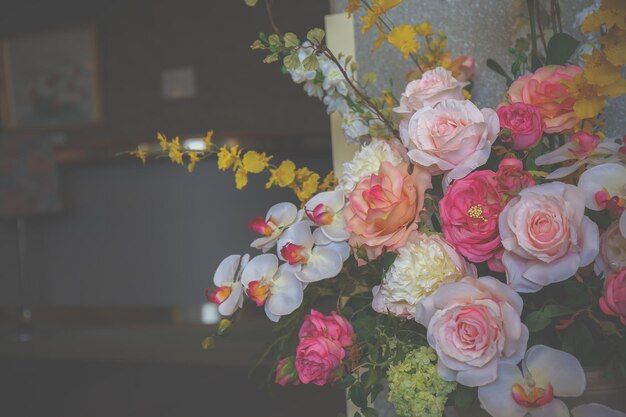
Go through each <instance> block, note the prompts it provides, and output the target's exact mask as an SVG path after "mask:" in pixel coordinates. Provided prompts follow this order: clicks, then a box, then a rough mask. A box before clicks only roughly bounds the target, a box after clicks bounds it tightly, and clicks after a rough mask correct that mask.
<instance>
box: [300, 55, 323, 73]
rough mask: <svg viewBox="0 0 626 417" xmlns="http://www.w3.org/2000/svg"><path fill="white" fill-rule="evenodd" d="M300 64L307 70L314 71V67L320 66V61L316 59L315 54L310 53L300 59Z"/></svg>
mask: <svg viewBox="0 0 626 417" xmlns="http://www.w3.org/2000/svg"><path fill="white" fill-rule="evenodd" d="M302 66H303V67H304V69H305V70H307V71H315V70H316V69H318V68H319V67H320V63H319V61H318V60H317V55H315V54H311V55H309V56H307V57H306V58H304V61H302Z"/></svg>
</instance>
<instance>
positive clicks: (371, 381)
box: [361, 369, 378, 388]
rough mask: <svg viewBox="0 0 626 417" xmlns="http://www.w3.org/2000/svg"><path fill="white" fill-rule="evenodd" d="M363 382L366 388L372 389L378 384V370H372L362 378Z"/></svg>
mask: <svg viewBox="0 0 626 417" xmlns="http://www.w3.org/2000/svg"><path fill="white" fill-rule="evenodd" d="M361 381H363V383H364V384H365V388H371V387H373V386H374V385H376V382H378V373H377V372H376V369H370V370H369V371H367V372H365V373H364V374H363V376H362V377H361Z"/></svg>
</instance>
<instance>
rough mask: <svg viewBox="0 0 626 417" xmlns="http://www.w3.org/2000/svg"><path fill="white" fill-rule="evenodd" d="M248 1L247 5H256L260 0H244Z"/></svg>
mask: <svg viewBox="0 0 626 417" xmlns="http://www.w3.org/2000/svg"><path fill="white" fill-rule="evenodd" d="M244 1H245V2H246V6H248V7H254V6H256V4H257V3H258V2H259V0H244Z"/></svg>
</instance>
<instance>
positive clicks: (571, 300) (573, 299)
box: [561, 279, 590, 308]
mask: <svg viewBox="0 0 626 417" xmlns="http://www.w3.org/2000/svg"><path fill="white" fill-rule="evenodd" d="M563 295H564V297H563V299H562V300H561V302H562V303H563V304H566V305H569V306H570V307H574V308H578V307H584V306H587V305H589V304H590V300H589V293H588V292H587V287H585V285H584V284H582V283H580V282H578V281H576V280H575V279H569V280H567V281H565V284H563Z"/></svg>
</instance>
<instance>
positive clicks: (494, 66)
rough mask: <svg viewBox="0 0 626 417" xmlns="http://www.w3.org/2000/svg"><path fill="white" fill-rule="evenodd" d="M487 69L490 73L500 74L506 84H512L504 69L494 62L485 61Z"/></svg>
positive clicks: (490, 60)
mask: <svg viewBox="0 0 626 417" xmlns="http://www.w3.org/2000/svg"><path fill="white" fill-rule="evenodd" d="M487 68H489V69H490V70H492V71H494V72H496V73H498V74H500V75H501V76H503V77H504V78H506V82H507V83H512V82H513V79H512V78H511V77H510V76H509V74H507V73H506V71H505V70H504V68H502V65H500V64H498V63H497V62H496V61H494V60H493V59H491V58H489V59H488V60H487Z"/></svg>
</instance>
